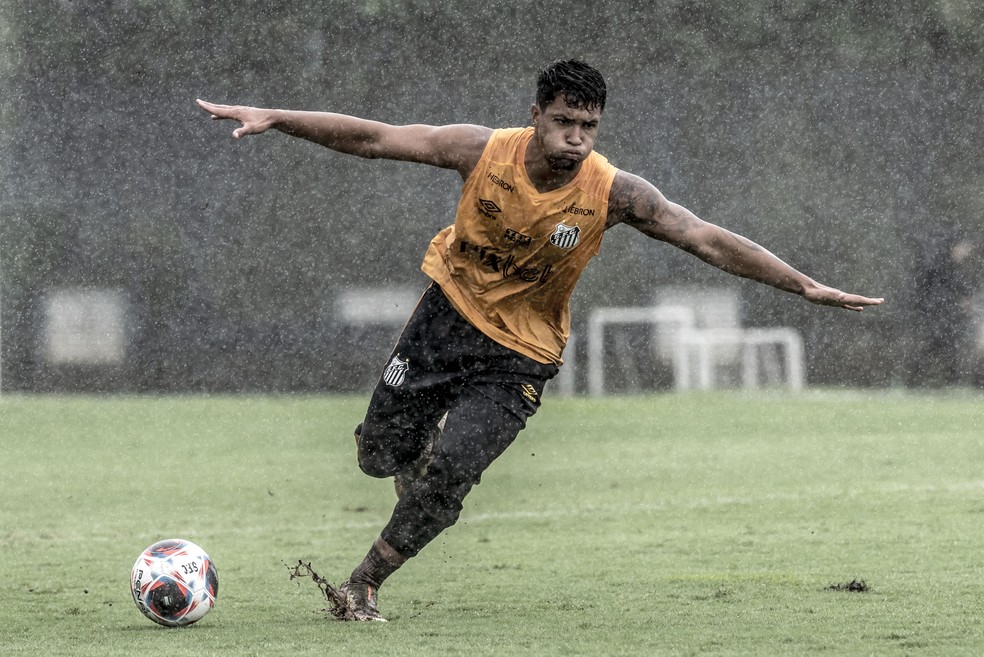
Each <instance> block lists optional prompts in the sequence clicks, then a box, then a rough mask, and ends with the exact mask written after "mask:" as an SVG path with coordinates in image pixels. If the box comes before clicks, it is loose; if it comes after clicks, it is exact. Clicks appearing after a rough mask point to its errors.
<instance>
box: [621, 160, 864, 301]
mask: <svg viewBox="0 0 984 657" xmlns="http://www.w3.org/2000/svg"><path fill="white" fill-rule="evenodd" d="M619 223H624V224H628V225H630V226H632V227H633V228H636V229H638V230H639V231H641V232H642V233H644V234H645V235H648V236H649V237H652V238H654V239H658V240H662V241H664V242H668V243H670V244H672V245H673V246H676V247H678V248H680V249H683V250H684V251H687V252H688V253H692V254H693V255H695V256H697V257H698V258H700V259H701V260H703V261H704V262H706V263H708V264H710V265H714V266H715V267H717V268H718V269H721V270H723V271H726V272H728V273H729V274H734V275H735V276H741V277H743V278H749V279H751V280H754V281H759V282H761V283H765V284H766V285H771V286H772V287H775V288H778V289H780V290H785V291H787V292H792V293H793V294H798V295H800V296H802V297H803V298H805V299H806V300H807V301H810V302H812V303H816V304H820V305H824V306H837V307H839V308H847V309H848V310H863V309H864V307H865V306H877V305H879V304H881V303H882V301H883V299H874V298H870V297H863V296H860V295H857V294H848V293H846V292H842V291H841V290H837V289H835V288H832V287H829V286H827V285H823V284H821V283H818V282H817V281H815V280H813V279H812V278H810V277H809V276H807V275H806V274H803V273H802V272H800V271H797V270H796V269H794V268H793V267H790V266H789V265H788V264H786V263H785V262H783V261H782V260H780V259H779V258H778V257H776V256H775V255H774V254H772V253H770V252H769V251H768V250H766V249H764V248H762V247H761V246H759V245H758V244H756V243H755V242H753V241H751V240H749V239H747V238H745V237H742V236H741V235H737V234H735V233H732V232H731V231H729V230H726V229H724V228H721V227H720V226H716V225H714V224H711V223H708V222H706V221H702V220H701V219H700V218H698V217H697V216H696V215H695V214H694V213H693V212H691V211H690V210H688V209H687V208H685V207H683V206H682V205H678V204H676V203H671V202H670V201H668V200H666V198H665V197H664V196H663V194H662V193H661V192H660V191H659V190H658V189H656V187H654V186H653V185H652V184H651V183H649V182H647V181H646V180H644V179H642V178H640V177H638V176H635V175H632V174H629V173H626V172H624V171H619V172H618V173H617V174H616V176H615V181H614V182H613V183H612V190H611V194H610V196H609V202H608V226H609V227H611V226H614V225H615V224H619Z"/></svg>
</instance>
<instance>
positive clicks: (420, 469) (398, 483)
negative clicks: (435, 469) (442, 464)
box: [393, 413, 448, 498]
mask: <svg viewBox="0 0 984 657" xmlns="http://www.w3.org/2000/svg"><path fill="white" fill-rule="evenodd" d="M447 419H448V414H447V413H445V414H444V416H443V417H442V418H441V419H440V421H438V423H437V426H436V427H434V430H433V431H431V432H430V434H428V436H427V439H426V441H425V442H424V451H423V452H422V453H421V455H420V458H418V459H417V460H416V461H414V462H413V464H412V465H411V466H410V467H409V468H407V469H406V470H404V471H403V472H400V473H399V474H396V475H394V476H393V488H395V489H396V496H397V497H398V498H402V497H403V496H404V494H406V492H407V491H408V490H410V487H411V486H413V484H414V483H415V482H416V481H417V480H418V479H420V478H421V477H423V476H424V474H425V473H426V472H427V466H429V465H430V462H431V460H433V458H434V446H435V445H436V444H437V441H438V440H440V439H441V434H442V433H443V432H444V423H445V421H447Z"/></svg>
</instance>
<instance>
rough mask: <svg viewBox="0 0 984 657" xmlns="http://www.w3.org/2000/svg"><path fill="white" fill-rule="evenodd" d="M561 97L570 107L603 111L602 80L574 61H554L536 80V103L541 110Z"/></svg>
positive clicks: (594, 72) (603, 84)
mask: <svg viewBox="0 0 984 657" xmlns="http://www.w3.org/2000/svg"><path fill="white" fill-rule="evenodd" d="M561 94H563V96H564V99H565V100H566V101H567V104H568V106H570V107H584V108H589V109H593V108H595V107H597V108H598V109H599V110H601V111H604V109H605V96H606V94H607V90H606V88H605V78H603V77H602V76H601V73H600V72H598V69H596V68H594V67H592V66H589V65H588V64H585V63H584V62H582V61H579V60H577V59H566V60H564V61H560V62H554V63H553V64H551V65H550V66H548V67H547V68H545V69H543V70H542V71H540V75H539V76H538V77H537V79H536V104H537V105H539V106H540V108H541V109H542V108H544V107H546V106H547V105H549V104H550V103H552V102H553V100H554V98H556V97H557V96H559V95H561Z"/></svg>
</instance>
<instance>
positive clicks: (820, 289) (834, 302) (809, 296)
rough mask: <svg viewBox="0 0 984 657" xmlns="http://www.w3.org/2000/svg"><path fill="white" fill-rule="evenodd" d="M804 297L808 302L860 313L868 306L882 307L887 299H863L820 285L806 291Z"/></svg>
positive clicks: (859, 296) (856, 295)
mask: <svg viewBox="0 0 984 657" xmlns="http://www.w3.org/2000/svg"><path fill="white" fill-rule="evenodd" d="M803 296H804V297H805V298H806V300H807V301H809V302H811V303H815V304H819V305H821V306H836V307H838V308H846V309H847V310H856V311H858V312H860V311H862V310H864V309H865V307H866V306H880V305H881V304H882V302H884V301H885V299H881V298H879V299H874V298H871V297H863V296H861V295H859V294H848V293H847V292H841V291H840V290H837V289H835V288H832V287H828V286H826V285H821V284H820V283H817V284H816V285H815V286H811V287H810V288H808V289H807V290H806V291H804V292H803Z"/></svg>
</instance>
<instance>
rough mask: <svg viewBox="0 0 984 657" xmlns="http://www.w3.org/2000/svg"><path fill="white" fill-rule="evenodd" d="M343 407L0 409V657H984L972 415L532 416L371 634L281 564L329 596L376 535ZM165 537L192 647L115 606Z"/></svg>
mask: <svg viewBox="0 0 984 657" xmlns="http://www.w3.org/2000/svg"><path fill="white" fill-rule="evenodd" d="M364 404H365V400H364V399H362V398H317V397H279V398H278V397H242V398H238V397H224V398H206V397H163V398H150V397H148V398H139V397H135V398H89V397H20V396H7V397H4V398H3V399H0V447H2V464H0V491H2V495H0V568H2V573H3V578H2V581H0V654H3V655H30V656H32V657H33V656H35V655H99V656H101V657H105V656H112V655H137V654H142V655H166V656H167V657H176V656H180V655H194V656H201V655H229V656H230V657H231V656H236V657H242V656H244V655H258V656H259V655H263V656H267V655H290V656H292V657H299V656H303V655H386V656H393V655H396V656H399V655H463V656H464V655H468V656H473V655H491V654H494V655H523V656H529V655H565V656H566V655H584V656H592V657H594V656H604V655H810V654H823V655H947V656H953V655H981V654H984V628H982V620H984V613H982V610H981V607H982V602H984V566H982V549H981V548H982V545H984V470H982V465H984V398H982V397H980V396H973V395H969V394H967V395H951V396H915V395H903V394H891V393H866V392H854V393H850V392H843V393H841V392H809V393H805V394H802V395H798V396H795V397H788V396H784V395H781V394H777V393H773V394H768V393H762V394H757V395H746V394H741V393H721V394H706V395H702V394H694V395H665V396H654V397H644V398H643V397H632V398H613V399H608V400H588V399H548V400H547V402H546V403H545V405H544V407H543V408H542V409H541V411H540V413H539V414H538V415H537V417H535V418H533V420H532V421H531V423H530V426H529V428H528V429H527V430H526V431H525V432H524V433H523V434H521V435H520V438H519V440H518V441H517V442H516V444H515V445H514V446H513V447H512V448H511V449H510V450H509V451H508V452H507V453H506V454H505V455H504V456H503V457H502V458H501V459H500V460H499V461H497V462H496V463H495V464H494V465H493V466H492V468H491V469H490V470H489V471H488V473H487V474H486V476H485V478H484V481H483V483H482V484H481V485H480V486H478V487H477V488H476V489H475V490H474V492H473V493H472V495H471V496H469V498H468V499H467V500H466V506H465V512H464V513H463V514H462V519H461V521H460V522H459V524H458V525H457V526H455V527H453V528H451V529H450V530H449V531H448V532H446V533H445V534H444V535H443V536H441V537H440V538H438V539H437V540H436V541H435V542H434V543H432V544H431V545H430V546H428V547H427V548H426V549H425V550H424V552H422V553H421V555H420V556H419V557H418V558H416V559H414V560H412V561H411V562H410V563H408V565H407V566H406V567H405V568H404V569H403V570H401V571H400V572H398V573H397V574H396V575H394V576H393V577H392V578H391V579H390V580H389V582H388V583H387V585H386V586H385V587H384V588H383V590H382V594H381V598H380V606H381V608H382V611H383V613H384V614H385V615H386V616H387V617H388V618H389V619H390V621H391V622H390V623H388V624H368V623H367V624H358V623H339V622H334V621H330V620H327V618H326V614H325V613H324V612H322V611H321V609H322V608H323V607H324V601H323V599H322V598H321V597H320V596H321V594H320V592H319V591H318V589H317V588H316V587H315V586H314V584H313V583H312V582H310V581H309V580H303V581H290V580H289V578H288V571H287V568H286V567H285V565H286V564H288V563H296V561H297V560H298V559H303V560H305V561H307V560H310V561H312V562H313V565H314V567H315V569H316V570H318V571H319V572H320V573H321V574H322V575H325V576H327V577H328V578H329V579H332V580H336V581H337V580H340V579H343V578H344V577H345V576H347V575H348V573H349V572H350V571H351V569H352V568H353V567H354V566H355V565H356V564H357V563H358V562H359V561H360V560H361V558H362V556H363V555H364V554H365V551H366V550H367V549H368V546H369V544H370V543H371V541H372V540H373V539H374V538H375V537H376V535H377V534H378V531H379V530H380V528H381V527H382V525H383V524H384V523H385V521H386V519H387V517H388V515H389V511H390V509H391V508H392V504H393V503H394V501H395V498H394V495H393V490H392V486H391V483H390V482H389V481H381V480H374V479H370V478H368V477H366V476H364V475H362V474H361V472H359V470H358V468H357V466H356V465H355V461H354V447H353V444H352V439H351V429H352V427H353V426H354V425H355V424H356V423H357V422H358V420H359V419H360V415H361V413H362V411H363V410H364ZM171 537H183V538H188V539H191V540H193V541H195V542H197V543H199V544H201V545H202V546H203V547H205V549H206V550H208V551H209V552H210V554H211V556H212V557H213V559H214V560H215V562H216V565H217V567H218V573H219V582H220V584H219V601H218V605H217V606H216V608H215V609H214V610H213V611H212V612H211V613H210V614H209V615H208V616H206V617H205V619H204V620H202V621H201V622H200V623H198V624H197V625H194V626H191V627H188V628H181V629H165V628H161V627H158V626H156V625H154V624H152V623H151V622H150V621H148V620H146V619H144V618H143V617H142V616H141V615H140V614H139V612H138V611H137V609H136V607H135V606H134V605H133V602H132V600H131V599H130V593H129V588H128V587H129V574H130V567H131V566H132V565H133V562H134V560H135V559H136V557H137V555H138V554H139V553H140V551H141V550H142V549H143V548H144V547H146V546H147V545H149V544H150V543H152V542H154V541H156V540H158V539H161V538H171ZM854 580H864V582H865V583H866V584H867V585H868V587H869V590H868V591H867V592H846V591H837V590H831V589H830V587H831V586H832V585H833V586H836V585H838V584H846V583H849V582H851V581H854Z"/></svg>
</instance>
